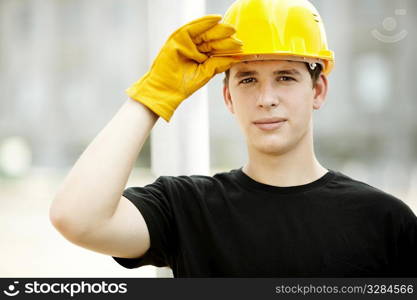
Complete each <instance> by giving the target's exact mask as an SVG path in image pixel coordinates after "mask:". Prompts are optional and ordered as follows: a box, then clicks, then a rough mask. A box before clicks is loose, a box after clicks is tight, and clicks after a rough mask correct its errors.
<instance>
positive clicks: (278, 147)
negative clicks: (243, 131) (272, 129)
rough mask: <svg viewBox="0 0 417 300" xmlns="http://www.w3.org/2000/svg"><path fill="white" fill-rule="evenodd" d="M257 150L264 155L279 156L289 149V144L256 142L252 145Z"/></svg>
mask: <svg viewBox="0 0 417 300" xmlns="http://www.w3.org/2000/svg"><path fill="white" fill-rule="evenodd" d="M254 148H255V149H256V151H257V152H260V153H262V154H265V155H274V156H279V155H282V154H285V153H287V152H288V151H289V150H290V148H291V147H290V146H289V145H288V144H287V143H280V142H275V143H270V142H269V143H258V144H255V145H254Z"/></svg>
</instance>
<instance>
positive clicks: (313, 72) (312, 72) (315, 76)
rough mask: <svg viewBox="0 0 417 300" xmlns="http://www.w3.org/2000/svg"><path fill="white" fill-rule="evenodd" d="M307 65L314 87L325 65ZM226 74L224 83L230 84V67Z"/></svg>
mask: <svg viewBox="0 0 417 300" xmlns="http://www.w3.org/2000/svg"><path fill="white" fill-rule="evenodd" d="M305 65H306V67H307V71H308V73H310V76H311V80H312V81H313V87H314V86H315V85H316V83H317V80H318V79H319V77H320V74H321V71H322V70H323V67H322V65H320V64H317V67H316V68H315V69H314V70H312V69H310V65H309V63H305ZM224 75H225V76H224V79H223V84H224V85H228V84H229V77H230V69H229V70H227V71H226V72H224Z"/></svg>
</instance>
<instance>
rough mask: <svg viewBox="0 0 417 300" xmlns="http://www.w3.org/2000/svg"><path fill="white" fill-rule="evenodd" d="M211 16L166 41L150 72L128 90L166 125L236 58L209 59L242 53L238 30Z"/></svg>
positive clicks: (189, 25) (187, 26)
mask: <svg viewBox="0 0 417 300" xmlns="http://www.w3.org/2000/svg"><path fill="white" fill-rule="evenodd" d="M221 18H222V17H221V16H219V15H208V16H205V17H202V18H199V19H197V20H194V21H192V22H190V23H188V24H186V25H184V26H182V27H181V28H179V29H178V30H176V31H175V32H174V33H173V34H172V35H171V36H170V37H169V38H168V40H167V41H166V43H165V45H164V46H163V47H162V49H161V50H160V52H159V54H158V56H157V57H156V59H155V60H154V62H153V64H152V66H151V68H150V70H149V71H148V72H147V73H146V74H145V75H144V76H143V77H142V78H141V79H140V80H139V81H137V82H136V83H134V84H133V85H132V86H131V87H130V88H128V89H127V90H126V92H127V94H128V95H129V97H130V98H132V99H134V100H136V101H139V102H141V103H143V104H144V105H146V106H147V107H148V108H149V109H151V110H152V111H153V112H154V113H156V114H157V115H159V116H161V117H162V118H164V119H165V120H166V121H167V122H169V120H170V119H171V117H172V115H173V113H174V111H175V109H176V108H177V107H178V105H179V104H180V103H181V102H182V101H183V100H184V99H186V98H187V97H189V96H190V95H191V94H193V93H194V92H195V91H196V90H198V89H199V88H201V87H202V86H203V85H205V84H206V83H207V82H208V81H209V80H210V79H211V78H212V77H213V76H214V75H216V74H217V73H221V72H224V71H226V70H227V69H229V68H230V66H231V65H232V64H233V63H235V62H237V61H238V60H237V59H236V58H233V57H210V53H211V52H212V51H214V50H222V51H227V50H235V49H240V48H241V46H242V43H241V42H240V41H238V40H236V39H235V38H233V37H231V36H232V35H233V34H234V33H235V29H234V28H233V27H231V26H230V25H225V24H221V23H219V21H220V20H221Z"/></svg>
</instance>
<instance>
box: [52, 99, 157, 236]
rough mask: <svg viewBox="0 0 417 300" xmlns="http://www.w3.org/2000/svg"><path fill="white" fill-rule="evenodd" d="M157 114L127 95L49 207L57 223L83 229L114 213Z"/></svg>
mask: <svg viewBox="0 0 417 300" xmlns="http://www.w3.org/2000/svg"><path fill="white" fill-rule="evenodd" d="M157 119H158V116H157V115H156V114H154V113H153V112H152V111H150V110H149V109H148V108H147V107H145V106H144V105H142V104H141V103H139V102H136V101H134V100H132V99H128V100H127V101H126V102H125V103H124V104H123V105H122V107H121V108H120V109H119V111H118V112H117V113H116V115H115V116H114V117H113V118H112V119H111V121H110V122H109V123H108V124H107V125H106V126H105V127H104V128H103V129H102V130H101V131H100V133H99V134H98V135H97V136H96V137H95V138H94V140H93V141H92V142H91V144H90V145H89V146H88V147H87V148H86V150H85V151H84V152H83V153H82V155H81V156H80V158H79V159H78V160H77V162H76V163H75V165H74V166H73V168H72V169H71V171H70V172H69V174H68V175H67V177H66V178H65V180H64V182H63V183H62V185H61V186H60V187H59V189H58V192H57V194H56V196H55V199H54V201H53V203H52V206H51V208H50V217H51V220H52V222H53V223H54V225H55V226H65V227H70V229H68V228H66V229H65V230H73V231H74V233H77V232H79V233H82V232H85V231H87V230H88V229H89V228H91V227H92V226H96V224H100V223H101V222H103V221H105V220H106V219H107V218H109V217H111V215H112V214H113V212H114V211H115V209H116V207H117V205H118V202H119V200H120V197H121V195H122V193H123V190H124V188H125V186H126V183H127V180H128V178H129V175H130V173H131V171H132V168H133V165H134V162H135V160H136V159H137V156H138V154H139V153H140V151H141V149H142V146H143V144H144V143H145V141H146V139H147V138H148V136H149V133H150V131H151V129H152V127H153V126H154V125H155V122H156V121H157Z"/></svg>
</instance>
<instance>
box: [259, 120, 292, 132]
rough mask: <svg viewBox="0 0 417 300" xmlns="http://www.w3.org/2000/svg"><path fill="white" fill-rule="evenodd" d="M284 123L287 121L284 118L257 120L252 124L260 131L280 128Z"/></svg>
mask: <svg viewBox="0 0 417 300" xmlns="http://www.w3.org/2000/svg"><path fill="white" fill-rule="evenodd" d="M286 121H287V119H285V118H279V117H275V118H264V119H259V120H256V121H254V122H253V124H255V125H256V126H257V127H258V128H259V129H261V130H274V129H278V128H281V127H282V126H283V125H284V124H285V122H286Z"/></svg>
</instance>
